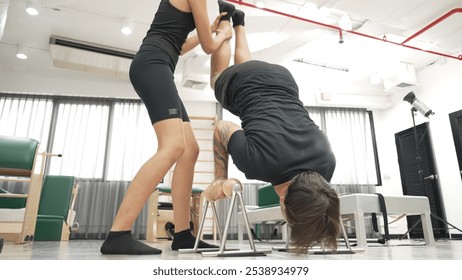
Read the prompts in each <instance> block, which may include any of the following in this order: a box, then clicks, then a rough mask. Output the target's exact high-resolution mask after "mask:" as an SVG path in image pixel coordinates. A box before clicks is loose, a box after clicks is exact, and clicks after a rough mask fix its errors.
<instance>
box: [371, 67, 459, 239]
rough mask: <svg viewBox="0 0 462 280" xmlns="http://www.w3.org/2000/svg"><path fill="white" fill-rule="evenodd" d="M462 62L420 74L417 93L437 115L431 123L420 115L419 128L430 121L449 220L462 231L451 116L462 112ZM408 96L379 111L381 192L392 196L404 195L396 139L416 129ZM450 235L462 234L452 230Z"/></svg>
mask: <svg viewBox="0 0 462 280" xmlns="http://www.w3.org/2000/svg"><path fill="white" fill-rule="evenodd" d="M461 77H462V62H461V61H456V60H448V61H445V62H443V63H435V64H433V65H431V66H427V67H426V68H423V69H421V70H420V71H418V72H417V78H418V82H419V85H418V87H417V89H415V90H414V93H415V94H416V96H417V98H418V99H419V100H420V101H422V102H423V103H424V104H426V105H427V106H429V107H430V108H431V109H432V110H433V111H434V112H435V114H434V115H432V116H430V117H429V119H427V118H425V117H424V116H422V115H421V114H419V113H418V114H417V115H416V118H415V120H416V125H418V124H421V123H423V122H426V121H429V123H430V131H431V137H432V139H431V140H432V143H433V149H434V154H435V161H436V167H437V172H438V178H439V183H440V188H441V194H442V200H443V204H444V207H445V211H446V219H447V221H449V222H450V223H452V224H454V225H455V226H457V227H459V228H461V227H462V216H461V215H460V213H461V211H462V208H461V206H460V201H461V200H462V180H461V176H460V173H459V166H458V163H457V157H456V154H455V147H454V141H453V138H452V132H451V128H450V123H449V117H448V114H449V113H452V112H455V111H458V110H462V96H461V91H462V79H461ZM407 93H408V92H407V91H406V92H403V93H401V94H395V95H394V96H393V99H394V100H393V101H394V103H395V106H393V107H392V108H391V109H388V110H381V111H375V112H374V116H375V128H376V133H377V142H378V143H377V145H378V151H379V160H380V167H381V171H382V176H383V177H382V179H383V186H382V187H378V188H377V191H379V192H381V193H383V194H388V195H400V194H402V186H401V178H400V173H399V166H398V156H397V152H396V145H395V139H394V135H395V133H397V132H399V131H402V130H405V129H407V128H410V127H412V116H411V113H410V109H411V105H410V104H409V103H407V102H405V101H402V98H403V97H404V96H405V95H406V94H407ZM450 233H458V234H460V232H459V231H457V230H451V231H450Z"/></svg>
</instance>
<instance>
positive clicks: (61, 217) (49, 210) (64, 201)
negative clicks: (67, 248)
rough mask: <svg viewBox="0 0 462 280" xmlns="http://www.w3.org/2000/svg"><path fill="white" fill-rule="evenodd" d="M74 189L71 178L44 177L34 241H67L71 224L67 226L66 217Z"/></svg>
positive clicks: (74, 184)
mask: <svg viewBox="0 0 462 280" xmlns="http://www.w3.org/2000/svg"><path fill="white" fill-rule="evenodd" d="M76 188H77V185H76V183H75V178H74V177H73V176H52V175H48V176H45V181H44V183H43V188H42V194H41V196H40V204H39V209H38V215H37V224H36V227H35V238H34V240H37V241H60V240H63V241H64V240H69V236H70V227H71V226H72V224H68V216H69V212H70V210H72V209H71V205H72V204H71V201H72V199H73V197H72V196H73V193H74V192H75V189H76ZM74 197H75V196H74Z"/></svg>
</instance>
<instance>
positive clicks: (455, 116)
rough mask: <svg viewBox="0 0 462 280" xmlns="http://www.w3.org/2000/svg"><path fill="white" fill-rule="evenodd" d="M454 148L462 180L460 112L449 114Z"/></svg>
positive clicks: (461, 125)
mask: <svg viewBox="0 0 462 280" xmlns="http://www.w3.org/2000/svg"><path fill="white" fill-rule="evenodd" d="M449 121H450V123H451V130H452V136H453V138H454V146H455V147H456V155H457V161H458V162H459V173H460V177H461V179H462V110H460V111H457V112H454V113H451V114H449Z"/></svg>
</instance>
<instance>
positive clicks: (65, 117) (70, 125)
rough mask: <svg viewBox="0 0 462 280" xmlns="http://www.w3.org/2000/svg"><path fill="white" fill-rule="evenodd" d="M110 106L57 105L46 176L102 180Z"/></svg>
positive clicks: (68, 103) (65, 103)
mask: <svg viewBox="0 0 462 280" xmlns="http://www.w3.org/2000/svg"><path fill="white" fill-rule="evenodd" d="M108 116H109V105H107V104H79V103H71V102H63V103H60V104H59V108H58V113H57V118H56V128H55V130H54V135H53V136H54V137H53V139H52V149H51V152H52V153H56V154H62V155H63V156H62V158H56V157H53V158H51V160H50V167H49V174H54V175H70V176H75V177H77V178H99V179H102V177H103V169H104V159H105V153H106V138H107V130H108Z"/></svg>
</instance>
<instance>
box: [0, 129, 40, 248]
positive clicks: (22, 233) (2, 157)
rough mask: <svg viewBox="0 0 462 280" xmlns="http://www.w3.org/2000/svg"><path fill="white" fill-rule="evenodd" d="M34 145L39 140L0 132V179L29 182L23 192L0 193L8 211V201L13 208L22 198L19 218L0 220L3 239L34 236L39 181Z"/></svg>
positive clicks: (17, 239) (22, 241)
mask: <svg viewBox="0 0 462 280" xmlns="http://www.w3.org/2000/svg"><path fill="white" fill-rule="evenodd" d="M38 148H39V142H38V141H37V140H35V139H31V138H24V137H14V136H4V135H0V182H26V183H28V185H29V186H28V190H27V193H26V194H15V193H9V192H3V193H0V198H2V199H6V200H3V201H2V202H1V203H2V204H3V205H4V206H2V207H4V208H5V209H8V210H11V209H9V208H8V204H10V206H11V203H12V204H16V206H14V207H17V206H20V205H23V203H24V200H25V201H26V204H25V209H24V215H23V218H22V219H20V220H19V221H2V220H1V219H0V235H1V236H2V237H3V238H4V239H5V241H12V242H15V243H24V242H28V241H32V240H33V238H34V231H35V224H36V220H37V211H38V204H39V200H40V193H41V189H42V180H43V161H42V164H37V162H38V161H37V156H38V154H39V153H38ZM15 199H17V200H15ZM5 203H6V205H5ZM13 209H14V208H13ZM0 210H1V209H0Z"/></svg>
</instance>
